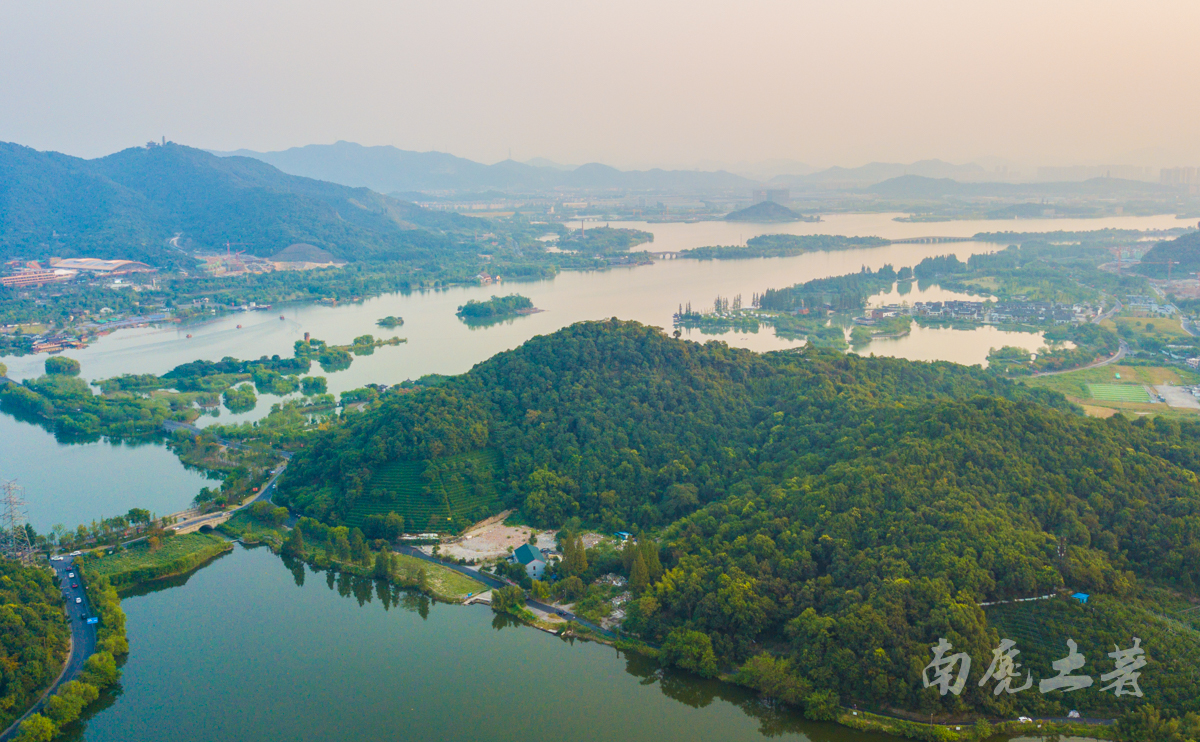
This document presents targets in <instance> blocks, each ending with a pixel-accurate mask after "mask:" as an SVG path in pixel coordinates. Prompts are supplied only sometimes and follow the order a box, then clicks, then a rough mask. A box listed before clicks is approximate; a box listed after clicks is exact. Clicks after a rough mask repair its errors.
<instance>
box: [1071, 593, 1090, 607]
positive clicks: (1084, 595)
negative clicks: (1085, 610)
mask: <svg viewBox="0 0 1200 742" xmlns="http://www.w3.org/2000/svg"><path fill="white" fill-rule="evenodd" d="M1071 597H1072V598H1074V599H1075V600H1078V601H1079V602H1080V603H1083V604H1085V605H1086V604H1087V602H1088V598H1090V597H1091V596H1090V595H1088V594H1087V593H1075V594H1074V595H1072V596H1071Z"/></svg>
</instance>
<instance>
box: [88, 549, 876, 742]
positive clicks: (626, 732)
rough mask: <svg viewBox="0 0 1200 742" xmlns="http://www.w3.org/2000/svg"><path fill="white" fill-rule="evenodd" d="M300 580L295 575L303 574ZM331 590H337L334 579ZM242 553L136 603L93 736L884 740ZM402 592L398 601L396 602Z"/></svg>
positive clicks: (105, 740)
mask: <svg viewBox="0 0 1200 742" xmlns="http://www.w3.org/2000/svg"><path fill="white" fill-rule="evenodd" d="M297 573H298V574H300V575H301V576H302V577H301V578H300V579H302V581H303V584H302V585H298V584H297V582H298V581H300V580H298V579H297V577H296V574H297ZM331 585H332V587H331ZM399 600H400V604H399V605H392V606H391V607H390V609H385V607H384V605H383V602H382V600H381V597H380V594H379V592H378V589H377V588H376V587H375V585H374V583H373V582H371V581H369V580H361V581H354V580H340V581H339V580H338V579H336V578H335V579H333V580H328V579H327V575H326V574H325V573H313V572H312V571H310V570H308V569H306V568H304V567H299V568H297V569H296V570H294V571H289V569H288V568H287V567H286V566H285V565H284V563H283V562H282V561H281V560H280V559H279V558H278V557H276V556H274V555H273V554H271V553H270V552H269V551H267V550H266V549H265V548H259V549H253V550H248V549H244V548H242V547H236V550H235V551H234V552H233V553H232V554H230V555H228V556H224V557H221V558H220V559H218V560H217V561H216V562H215V563H214V564H211V565H209V566H208V567H205V568H204V569H202V570H200V571H199V572H197V573H195V574H193V575H192V576H191V577H190V578H189V579H188V580H187V582H186V584H184V585H182V586H175V587H172V588H171V589H169V590H165V591H162V592H152V593H149V594H145V595H139V596H136V597H129V598H126V599H125V600H124V601H123V602H122V606H123V607H124V609H125V612H126V614H127V615H128V634H129V644H130V647H131V649H132V651H131V653H130V655H129V660H128V662H127V663H126V665H125V667H124V676H123V678H122V680H121V692H120V693H119V695H117V696H116V697H115V698H110V699H108V701H107V703H108V704H110V705H108V706H107V708H103V710H101V711H99V712H98V713H96V714H95V715H94V716H93V717H92V718H91V719H90V720H88V721H86V723H85V726H84V729H82V730H79V729H76V730H75V734H74V735H73V737H74V739H77V740H78V739H82V740H86V742H127V741H128V740H151V739H171V740H173V741H174V742H211V741H212V740H228V741H230V742H236V741H240V740H246V741H247V742H249V741H254V742H272V741H274V740H280V741H283V740H286V741H287V742H301V741H307V740H312V741H314V742H315V741H317V740H321V741H333V740H464V741H468V740H469V741H471V742H476V741H478V740H516V739H530V740H534V739H548V738H555V739H564V740H580V741H585V742H586V741H588V740H595V741H596V742H601V741H604V742H608V741H610V740H630V741H631V742H638V741H640V740H645V741H646V742H675V741H678V742H691V741H692V740H697V739H703V740H724V741H728V742H734V741H736V740H758V739H761V738H762V737H763V736H764V735H767V736H772V737H776V738H780V739H786V740H812V741H813V742H883V741H884V740H887V739H890V738H888V737H884V736H881V735H868V734H863V733H860V732H855V731H852V730H849V729H844V728H841V727H837V726H834V725H829V724H814V723H812V722H808V721H805V720H803V718H801V717H800V716H799V715H797V714H795V713H794V712H787V711H785V712H779V711H775V710H772V709H770V708H768V707H766V706H764V705H763V704H761V703H760V702H759V701H758V700H757V699H756V698H755V697H754V696H753V695H751V694H749V693H747V692H745V691H743V690H741V689H739V688H736V687H731V686H728V685H724V684H722V683H716V682H709V681H702V680H699V679H696V678H692V677H689V676H686V675H677V674H663V673H661V672H660V671H659V670H658V668H657V667H656V665H655V663H654V662H653V661H648V660H646V659H644V658H642V657H640V656H637V655H623V654H621V653H620V652H617V651H616V650H614V649H612V648H611V647H605V646H602V645H597V644H590V643H584V642H576V643H574V644H570V643H567V642H564V641H563V640H560V639H558V638H557V637H554V636H551V635H549V634H546V633H543V632H541V631H537V630H534V629H530V628H528V627H523V626H516V625H510V624H507V623H506V622H504V621H503V620H499V621H498V620H495V617H494V614H492V613H491V611H490V610H488V609H487V608H485V607H480V606H474V607H461V606H453V605H445V604H431V603H429V602H428V601H426V600H425V599H422V598H418V597H414V596H403V595H402V596H401V597H400V598H399ZM389 603H390V601H389Z"/></svg>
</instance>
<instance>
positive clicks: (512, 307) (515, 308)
mask: <svg viewBox="0 0 1200 742" xmlns="http://www.w3.org/2000/svg"><path fill="white" fill-rule="evenodd" d="M540 311H542V310H541V309H538V308H537V307H535V306H533V301H532V300H530V298H529V297H528V296H521V295H520V294H510V295H508V296H493V297H492V298H491V299H488V300H487V301H477V300H475V299H472V300H470V301H468V302H467V303H466V304H463V305H462V306H461V307H459V308H458V311H457V312H455V314H456V315H457V316H458V318H459V319H461V320H462V321H463V322H467V323H468V324H470V323H490V322H494V321H496V320H502V319H508V318H509V317H516V316H517V315H521V314H536V313H537V312H540Z"/></svg>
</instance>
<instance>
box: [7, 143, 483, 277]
mask: <svg viewBox="0 0 1200 742" xmlns="http://www.w3.org/2000/svg"><path fill="white" fill-rule="evenodd" d="M482 228H486V222H483V221H482V220H476V219H471V218H469V217H462V216H457V215H451V214H441V213H438V212H433V211H429V210H426V209H422V208H420V207H418V206H416V205H414V204H411V203H408V202H404V201H398V200H396V199H393V198H390V197H387V196H382V195H380V194H378V193H374V192H372V191H369V190H367V189H366V188H348V187H346V186H341V185H335V184H333V183H325V182H322V181H318V180H311V179H308V178H301V177H297V176H294V175H287V174H285V173H282V172H280V171H279V170H276V169H275V168H274V167H271V166H270V165H268V164H266V163H264V162H260V161H258V160H254V159H251V158H247V157H216V156H214V155H211V154H209V153H207V152H204V151H202V150H198V149H192V148H190V147H184V146H182V145H178V144H173V143H167V144H165V145H162V146H157V145H155V146H149V147H136V148H131V149H127V150H123V151H121V152H117V153H116V154H113V155H110V156H108V157H102V158H98V159H95V160H83V159H80V158H76V157H69V156H67V155H62V154H59V153H56V152H38V151H36V150H33V149H30V148H28V147H22V146H20V145H16V144H9V143H0V258H11V257H24V258H28V259H34V258H44V257H49V256H52V255H56V256H60V257H72V256H89V257H99V258H126V259H131V260H141V261H144V262H147V263H150V264H153V265H167V264H178V265H190V264H191V261H190V260H188V259H187V258H186V257H185V254H184V252H182V251H180V250H177V249H175V248H173V247H172V246H171V245H170V244H169V243H168V241H169V240H170V239H171V238H173V237H175V236H176V235H180V240H179V241H178V242H179V244H180V245H181V246H182V247H183V248H184V249H185V250H186V251H188V252H190V251H192V250H194V249H208V250H218V249H223V248H224V245H225V243H226V242H232V243H235V244H236V245H237V249H238V250H246V251H247V252H248V253H250V254H253V255H260V256H264V257H265V256H270V255H273V254H275V253H277V252H279V251H280V250H282V249H284V248H285V247H287V246H289V245H291V244H294V243H297V242H304V243H309V244H312V245H316V246H317V247H320V248H323V249H325V250H328V251H329V252H331V253H333V254H334V255H336V256H337V257H339V258H342V259H344V260H349V261H360V260H375V259H389V260H392V259H407V260H420V259H422V258H427V257H430V256H432V255H435V254H439V253H442V254H444V253H445V251H448V250H454V249H456V248H458V247H459V243H460V242H462V241H463V240H460V239H459V238H458V237H456V234H461V235H462V236H464V237H465V236H467V235H470V234H472V233H473V232H474V231H476V230H480V229H482ZM463 249H465V246H463Z"/></svg>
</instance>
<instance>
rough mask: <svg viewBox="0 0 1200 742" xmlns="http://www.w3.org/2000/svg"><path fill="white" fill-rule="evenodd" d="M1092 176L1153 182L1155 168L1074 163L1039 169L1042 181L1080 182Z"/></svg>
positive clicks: (1039, 177)
mask: <svg viewBox="0 0 1200 742" xmlns="http://www.w3.org/2000/svg"><path fill="white" fill-rule="evenodd" d="M1092 178H1120V179H1121V180H1144V181H1149V182H1153V181H1154V170H1153V168H1148V167H1137V166H1134V165H1073V166H1070V167H1039V168H1038V169H1037V179H1038V180H1040V181H1042V182H1050V183H1062V182H1078V181H1084V180H1091V179H1092Z"/></svg>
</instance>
